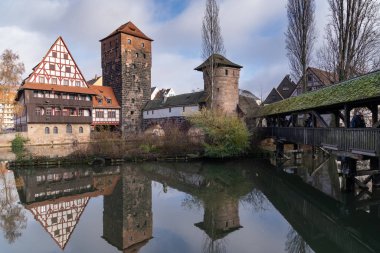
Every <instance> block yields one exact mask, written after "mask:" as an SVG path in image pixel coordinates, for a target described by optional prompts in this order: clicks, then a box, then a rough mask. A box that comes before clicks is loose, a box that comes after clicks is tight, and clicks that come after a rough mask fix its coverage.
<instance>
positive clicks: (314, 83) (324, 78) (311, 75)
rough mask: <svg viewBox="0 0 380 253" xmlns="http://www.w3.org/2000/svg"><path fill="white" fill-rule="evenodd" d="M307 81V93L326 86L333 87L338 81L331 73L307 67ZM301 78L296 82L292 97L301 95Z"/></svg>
mask: <svg viewBox="0 0 380 253" xmlns="http://www.w3.org/2000/svg"><path fill="white" fill-rule="evenodd" d="M306 77H307V78H306V79H307V92H309V91H315V90H319V89H321V88H324V87H326V86H330V85H333V84H334V83H336V82H337V81H338V80H337V79H338V78H337V76H336V75H334V74H333V73H330V72H327V71H324V70H321V69H317V68H312V67H308V68H307V70H306ZM302 80H303V79H302V78H301V79H300V80H299V81H298V84H297V88H296V89H295V90H294V91H293V93H292V97H295V96H298V95H300V94H302Z"/></svg>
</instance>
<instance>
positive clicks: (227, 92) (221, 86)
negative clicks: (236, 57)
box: [203, 67, 240, 115]
mask: <svg viewBox="0 0 380 253" xmlns="http://www.w3.org/2000/svg"><path fill="white" fill-rule="evenodd" d="M203 78H204V87H205V91H206V94H207V106H208V108H212V109H213V110H217V111H221V112H223V113H227V114H229V115H234V114H235V115H236V114H237V105H238V103H239V78H240V69H237V68H231V67H219V68H217V69H216V71H215V78H214V86H213V87H211V83H210V81H209V80H208V77H207V73H206V71H204V74H203ZM211 90H212V93H211Z"/></svg>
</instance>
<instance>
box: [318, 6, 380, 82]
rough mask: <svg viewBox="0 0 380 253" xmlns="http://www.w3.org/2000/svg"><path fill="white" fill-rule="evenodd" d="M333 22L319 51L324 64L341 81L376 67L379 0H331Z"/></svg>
mask: <svg viewBox="0 0 380 253" xmlns="http://www.w3.org/2000/svg"><path fill="white" fill-rule="evenodd" d="M328 3H329V7H330V21H329V23H328V25H327V27H326V42H325V45H324V46H323V47H322V48H321V49H320V50H319V52H318V57H319V58H320V61H321V62H320V65H321V67H323V68H325V69H326V70H327V71H329V72H332V73H336V74H337V77H338V79H339V81H344V80H347V79H349V78H351V77H354V76H357V75H360V74H364V73H366V72H368V71H370V70H372V69H373V68H376V65H378V63H377V62H376V61H377V60H378V59H379V58H378V55H379V52H380V30H379V29H380V22H379V2H378V1H377V0H365V1H363V0H328Z"/></svg>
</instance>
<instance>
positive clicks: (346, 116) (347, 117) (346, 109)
mask: <svg viewBox="0 0 380 253" xmlns="http://www.w3.org/2000/svg"><path fill="white" fill-rule="evenodd" d="M350 121H351V107H349V106H348V105H347V104H346V105H344V126H345V127H346V128H349V127H350Z"/></svg>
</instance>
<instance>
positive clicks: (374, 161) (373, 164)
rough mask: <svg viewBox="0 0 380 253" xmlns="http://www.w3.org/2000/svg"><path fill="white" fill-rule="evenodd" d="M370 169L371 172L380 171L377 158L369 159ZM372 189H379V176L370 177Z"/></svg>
mask: <svg viewBox="0 0 380 253" xmlns="http://www.w3.org/2000/svg"><path fill="white" fill-rule="evenodd" d="M370 168H371V170H379V169H380V163H379V158H378V157H374V158H371V159H370ZM372 187H375V188H380V175H379V174H374V175H372Z"/></svg>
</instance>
